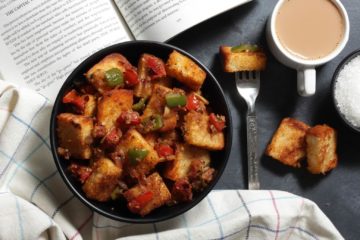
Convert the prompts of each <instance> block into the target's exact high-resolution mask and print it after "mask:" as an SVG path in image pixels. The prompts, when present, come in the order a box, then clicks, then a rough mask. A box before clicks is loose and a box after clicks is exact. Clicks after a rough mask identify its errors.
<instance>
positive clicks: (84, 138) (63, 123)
mask: <svg viewBox="0 0 360 240" xmlns="http://www.w3.org/2000/svg"><path fill="white" fill-rule="evenodd" d="M93 127H94V124H93V120H92V118H90V117H86V116H82V115H75V114H72V113H61V114H59V115H58V116H57V129H56V131H57V134H58V139H59V147H60V148H63V149H66V151H68V152H69V153H70V156H71V157H73V158H78V159H90V158H91V156H92V151H91V147H90V144H91V142H92V137H91V132H92V129H93Z"/></svg>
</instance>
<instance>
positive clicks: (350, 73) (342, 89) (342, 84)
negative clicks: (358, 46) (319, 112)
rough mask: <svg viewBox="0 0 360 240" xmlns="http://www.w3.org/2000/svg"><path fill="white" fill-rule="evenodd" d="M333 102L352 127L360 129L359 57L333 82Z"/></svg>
mask: <svg viewBox="0 0 360 240" xmlns="http://www.w3.org/2000/svg"><path fill="white" fill-rule="evenodd" d="M335 102H336V105H337V107H338V109H339V110H340V112H341V114H342V115H343V116H344V117H345V119H346V120H348V122H350V124H352V125H353V126H354V127H357V128H359V127H360V55H359V56H357V57H355V58H353V59H352V60H350V61H349V62H348V63H347V64H346V65H345V66H344V67H343V68H342V69H341V70H340V72H339V75H338V77H337V79H336V82H335Z"/></svg>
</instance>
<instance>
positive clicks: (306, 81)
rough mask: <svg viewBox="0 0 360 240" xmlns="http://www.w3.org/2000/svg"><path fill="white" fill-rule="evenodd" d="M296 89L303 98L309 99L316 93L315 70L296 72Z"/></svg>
mask: <svg viewBox="0 0 360 240" xmlns="http://www.w3.org/2000/svg"><path fill="white" fill-rule="evenodd" d="M297 89H298V93H299V94H300V95H301V96H303V97H309V96H312V95H314V94H315V91H316V71H315V68H308V69H302V70H298V71H297Z"/></svg>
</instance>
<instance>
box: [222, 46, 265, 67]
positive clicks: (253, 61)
mask: <svg viewBox="0 0 360 240" xmlns="http://www.w3.org/2000/svg"><path fill="white" fill-rule="evenodd" d="M220 56H221V59H222V63H223V69H224V71H225V72H239V71H260V70H264V69H265V67H266V55H265V53H264V52H262V51H255V52H251V51H244V52H232V51H231V47H229V46H220Z"/></svg>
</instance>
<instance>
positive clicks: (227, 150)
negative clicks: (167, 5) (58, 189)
mask: <svg viewBox="0 0 360 240" xmlns="http://www.w3.org/2000/svg"><path fill="white" fill-rule="evenodd" d="M142 44H148V45H152V44H154V45H158V47H160V48H165V49H166V48H168V49H169V50H176V51H178V52H180V53H182V54H184V55H185V56H187V57H189V58H190V59H192V60H193V61H195V62H196V64H198V65H199V66H200V67H201V68H202V69H203V70H204V71H205V72H206V74H207V78H209V79H212V80H211V81H213V84H215V86H216V88H217V89H218V91H219V93H220V97H221V98H222V99H223V101H224V103H225V106H224V108H225V112H226V113H227V115H228V119H227V128H228V130H227V133H226V137H225V141H226V145H225V148H224V150H223V151H224V158H223V164H221V165H220V167H219V168H218V169H216V171H217V174H216V176H215V177H214V179H213V180H212V181H211V183H210V184H209V185H208V187H207V188H206V189H205V190H203V191H202V192H200V195H199V196H198V198H197V199H194V200H192V201H191V202H189V203H186V205H184V207H183V208H181V209H179V210H178V211H175V213H171V214H167V215H165V216H164V217H155V218H141V217H140V216H139V217H138V218H130V217H122V216H119V215H116V212H114V213H110V212H108V211H105V210H103V209H100V208H99V207H97V206H96V204H95V205H94V204H93V203H91V202H90V201H89V199H87V198H86V197H84V196H82V195H81V194H80V192H78V190H77V189H76V188H75V186H73V184H72V183H71V181H70V179H69V178H68V177H67V175H66V173H65V171H64V169H63V168H62V166H61V165H60V161H62V160H61V158H60V157H59V156H58V154H57V151H56V148H57V146H56V144H55V142H56V140H55V138H56V133H55V132H56V130H55V129H56V113H57V111H56V109H58V108H59V106H61V98H62V96H63V94H64V91H65V90H66V89H67V88H66V86H67V85H69V83H70V82H71V81H72V80H73V79H74V77H75V76H76V75H77V74H78V72H79V71H80V70H81V69H83V68H84V66H86V65H88V64H89V63H90V62H92V61H93V59H96V58H100V57H101V56H102V55H104V53H105V52H109V51H110V50H111V49H113V51H117V52H120V51H119V50H116V49H119V48H125V47H129V45H142ZM125 57H126V56H125ZM232 138H233V124H232V116H231V111H230V108H229V103H228V100H227V97H226V95H225V94H224V91H223V89H222V87H221V85H220V84H219V82H218V80H217V79H216V77H215V76H214V75H213V74H212V72H211V71H210V70H209V69H208V68H207V67H206V66H205V65H204V64H203V63H201V62H200V61H199V60H198V59H197V58H196V57H194V56H193V55H192V54H190V53H188V52H186V51H185V50H183V49H181V48H179V47H176V46H173V45H171V44H168V43H162V42H156V41H148V40H135V41H126V42H121V43H117V44H113V45H110V46H108V47H105V48H102V49H100V50H98V51H96V52H94V53H92V54H91V55H89V56H88V57H87V58H86V59H84V60H83V61H81V62H80V63H78V65H77V67H76V68H75V69H74V70H73V71H72V72H71V73H70V74H69V75H68V77H67V78H66V80H65V81H64V82H63V84H62V86H61V88H60V89H59V91H58V93H57V96H56V100H55V102H54V104H53V107H52V111H51V117H50V146H51V152H52V156H53V160H54V162H55V165H56V168H57V170H58V171H59V173H60V176H61V178H62V179H63V181H64V182H65V184H66V185H67V187H68V188H69V189H70V190H71V192H72V193H73V194H74V195H75V196H76V197H77V198H78V199H79V200H80V201H81V202H82V203H83V204H84V205H85V206H87V207H89V208H90V209H91V210H93V211H95V212H97V213H99V214H101V215H102V216H105V217H108V218H110V219H113V220H116V221H121V222H127V223H135V224H136V223H138V224H145V223H156V222H161V221H165V220H168V219H171V218H174V217H177V216H179V215H181V214H183V213H185V212H187V211H188V210H190V209H191V208H193V207H195V206H196V205H197V204H198V203H199V202H200V201H202V200H203V199H205V198H206V197H207V195H208V194H209V192H210V191H211V190H213V189H214V187H215V185H216V184H217V183H218V181H219V179H220V178H221V176H222V175H223V172H224V170H225V168H226V166H227V163H228V160H229V157H230V153H231V148H232Z"/></svg>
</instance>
